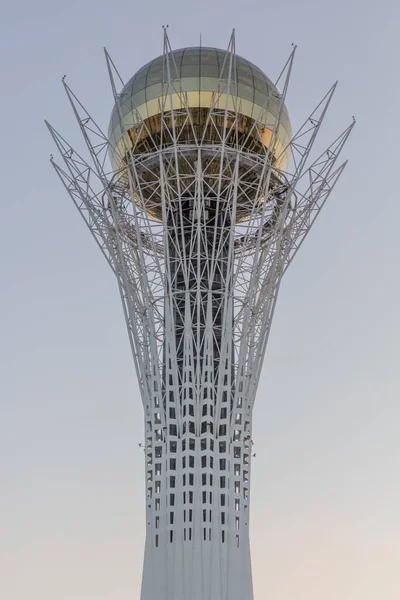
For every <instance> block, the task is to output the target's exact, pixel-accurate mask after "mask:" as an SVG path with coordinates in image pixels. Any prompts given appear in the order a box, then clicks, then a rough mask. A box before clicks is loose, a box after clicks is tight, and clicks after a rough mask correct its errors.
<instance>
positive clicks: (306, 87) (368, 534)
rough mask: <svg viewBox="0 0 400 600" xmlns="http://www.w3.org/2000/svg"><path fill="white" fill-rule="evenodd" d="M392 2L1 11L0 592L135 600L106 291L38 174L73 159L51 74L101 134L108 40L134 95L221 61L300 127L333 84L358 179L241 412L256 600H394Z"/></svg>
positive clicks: (133, 542) (300, 268)
mask: <svg viewBox="0 0 400 600" xmlns="http://www.w3.org/2000/svg"><path fill="white" fill-rule="evenodd" d="M399 20H400V8H399V5H398V2H397V0H393V1H389V0H382V1H381V2H372V1H371V0H336V1H335V2H332V1H330V0H329V1H327V0H305V1H299V0H286V1H284V2H281V3H278V2H265V1H261V0H252V1H250V2H243V1H240V2H239V1H238V0H232V1H231V2H215V0H203V1H199V2H183V1H182V0H170V1H169V2H161V1H160V0H152V1H149V2H141V3H138V2H134V1H133V0H131V1H128V0H113V1H111V0H110V1H109V2H104V0H103V1H99V0H87V1H85V0H81V1H76V0H70V1H64V2H60V1H58V0H37V1H36V2H28V1H27V0H21V1H20V2H8V3H7V5H6V6H3V8H2V13H1V25H0V27H1V30H0V43H1V52H0V62H1V65H0V66H1V73H2V75H1V110H2V127H1V140H2V143H1V150H0V152H1V160H0V165H1V174H2V175H1V236H0V252H1V262H0V290H1V293H0V315H1V317H0V323H1V328H0V402H1V404H0V457H1V458H0V598H1V599H4V600H26V599H27V598H29V600H128V599H129V600H130V599H133V598H139V589H140V579H141V569H142V552H143V545H144V527H143V524H144V510H143V507H144V473H143V471H144V469H143V462H142V461H143V455H142V453H141V451H140V450H139V448H138V443H139V442H141V441H142V412H141V410H142V409H141V403H140V399H139V393H138V388H137V384H136V377H135V373H134V370H133V363H132V360H131V357H130V354H129V346H128V339H127V335H126V333H125V330H124V322H123V315H122V310H121V307H120V302H119V298H118V292H117V287H116V283H115V282H114V280H113V276H112V273H111V271H110V270H109V268H108V267H107V265H106V263H105V261H104V259H103V258H102V256H101V255H100V252H99V251H98V249H97V248H96V247H95V244H94V242H93V241H92V239H91V238H90V236H89V234H88V232H87V230H86V229H85V226H84V224H83V222H81V220H80V217H79V215H78V213H77V212H76V210H75V209H74V207H73V206H72V203H71V201H70V200H69V198H68V197H67V195H66V193H65V192H64V190H63V189H62V187H61V184H60V182H59V181H58V180H57V178H56V176H55V174H54V173H53V170H52V169H51V167H50V164H49V162H48V159H49V155H50V152H52V151H53V147H52V144H51V141H50V139H49V136H48V134H47V132H46V130H45V127H44V124H43V119H44V118H47V119H48V120H49V121H50V122H52V123H53V125H54V126H55V127H56V128H58V129H59V130H60V131H61V132H62V133H63V134H64V135H65V137H67V139H69V140H71V141H72V143H73V144H74V143H75V142H77V145H78V146H79V144H80V137H79V132H78V129H77V126H76V125H75V123H74V119H73V116H72V113H71V110H70V108H69V106H68V103H67V100H66V98H65V96H64V93H63V90H62V85H61V77H62V76H63V75H64V74H66V75H67V79H68V83H69V84H70V85H71V87H72V88H73V89H74V90H75V91H76V93H77V94H78V95H79V96H80V98H81V99H82V100H83V101H84V103H85V104H86V105H87V107H88V108H89V109H90V111H91V112H92V114H93V115H94V116H95V117H96V119H97V120H98V122H99V123H100V124H101V125H102V126H103V127H104V129H106V128H107V125H108V119H109V115H110V112H111V108H112V97H111V92H110V90H109V87H108V81H107V73H106V69H105V64H104V58H103V50H102V48H103V46H107V48H108V50H109V52H110V53H111V55H112V57H113V58H114V60H115V62H116V63H117V65H118V66H119V68H120V70H121V73H122V74H123V76H124V78H125V79H128V78H129V77H130V76H131V75H132V74H133V73H134V72H135V71H136V70H137V69H138V68H139V67H140V66H141V65H142V64H144V63H145V62H147V61H148V60H150V59H151V58H153V57H155V56H156V55H158V54H160V53H161V50H162V31H161V25H162V24H165V23H169V26H170V27H169V32H170V37H171V42H172V44H173V47H175V48H179V47H182V46H189V45H196V44H197V43H198V41H199V36H200V33H201V34H202V42H203V45H212V46H218V47H223V48H224V47H226V46H227V43H228V39H229V35H230V31H231V28H232V27H236V31H237V51H238V53H239V54H241V55H243V56H245V57H246V58H248V59H249V60H251V61H253V62H255V63H256V64H257V65H258V66H260V67H261V68H262V69H263V70H264V71H266V73H267V74H268V75H269V76H270V77H271V78H272V79H274V78H275V77H276V75H277V74H278V71H279V69H280V67H281V66H282V64H283V62H284V60H285V59H286V57H287V56H288V54H289V52H290V50H291V43H292V42H295V43H297V44H298V46H299V48H298V54H297V58H296V63H295V70H294V73H293V78H292V84H291V88H290V94H289V99H288V103H287V104H288V109H289V113H290V115H291V120H292V124H293V128H296V126H298V125H300V123H301V119H302V118H304V117H306V116H307V114H308V113H309V112H310V110H311V109H312V108H313V107H314V105H315V104H316V103H317V101H318V100H319V98H320V97H321V96H322V95H323V93H324V92H325V91H326V90H327V89H328V88H329V87H330V85H331V84H332V83H333V82H334V81H335V80H336V79H339V87H338V90H337V93H336V96H335V98H334V101H333V103H332V105H331V110H330V115H329V116H328V118H327V122H326V125H325V126H324V128H323V130H322V131H321V138H322V140H323V141H326V142H327V143H328V142H329V141H331V139H332V138H333V137H334V136H335V135H336V134H337V133H340V132H341V131H342V129H343V128H344V127H345V126H346V125H347V124H348V123H349V122H350V121H351V117H352V115H353V114H354V115H356V116H357V127H356V129H355V131H354V134H353V136H352V138H351V140H350V141H349V144H348V148H347V156H348V157H349V159H350V164H349V166H348V169H347V171H346V172H345V174H344V175H343V178H342V179H341V181H340V183H339V184H338V186H337V188H336V189H335V192H334V194H333V195H332V197H331V198H330V200H329V203H328V204H327V206H326V207H325V209H324V211H323V214H322V215H321V217H320V219H319V221H318V223H317V224H316V226H315V228H314V230H313V232H312V233H311V235H310V236H309V237H308V239H307V240H306V243H305V244H304V246H303V247H302V249H301V252H300V253H299V255H298V256H297V257H296V259H295V261H294V263H293V264H292V266H291V267H290V270H289V272H288V274H287V275H286V277H285V281H284V283H283V285H282V288H281V294H280V299H279V301H278V307H277V310H276V313H275V321H274V324H273V329H272V335H271V338H270V344H269V349H268V351H267V356H266V362H265V366H264V370H263V377H262V380H261V383H260V388H259V393H258V399H257V403H256V408H255V425H254V434H253V437H254V441H255V452H256V454H257V456H256V458H255V459H254V461H253V482H252V529H251V532H252V556H253V571H254V584H255V599H256V600H321V599H323V600H339V599H340V600H376V599H377V598H379V599H381V598H384V599H385V600H398V599H399V597H400V514H399V506H400V475H399V474H400V450H399V446H400V443H399V422H400V403H399V396H400V393H399V392H400V383H399V350H400V347H399V338H400V335H399V334H400V319H399V309H398V306H399V291H400V286H399V269H398V265H399V259H400V245H399V234H398V231H399V221H400V210H399V205H400V195H399V186H398V174H399V158H400V153H399V144H398V138H399V109H400V102H399V100H400V85H399V71H398V55H399V37H398V31H399Z"/></svg>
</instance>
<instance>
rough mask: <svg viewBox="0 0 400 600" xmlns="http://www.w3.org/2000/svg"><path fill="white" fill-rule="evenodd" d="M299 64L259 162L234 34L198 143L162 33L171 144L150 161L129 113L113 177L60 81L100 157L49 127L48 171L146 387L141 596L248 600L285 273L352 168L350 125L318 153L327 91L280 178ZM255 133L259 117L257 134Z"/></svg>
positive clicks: (97, 138)
mask: <svg viewBox="0 0 400 600" xmlns="http://www.w3.org/2000/svg"><path fill="white" fill-rule="evenodd" d="M294 54H295V49H294V50H293V51H292V53H291V55H290V57H289V59H288V61H287V63H286V65H285V67H284V69H283V71H282V73H281V75H280V77H279V79H278V81H277V85H280V86H281V87H282V93H281V95H280V98H279V102H280V109H279V111H278V115H277V117H276V119H275V122H274V123H272V124H271V130H272V138H271V139H272V141H271V144H270V146H269V147H268V148H267V147H265V152H264V153H263V154H255V153H251V152H249V151H248V150H247V149H246V148H247V145H246V143H245V142H246V141H245V140H243V137H242V138H241V139H240V140H239V135H238V117H239V103H238V100H237V98H236V97H234V96H232V92H231V86H232V83H234V77H235V72H236V71H235V60H236V59H235V57H236V54H235V36H234V34H232V37H231V39H230V42H229V46H228V49H227V53H226V64H225V65H224V67H223V68H222V69H221V73H223V77H222V76H221V77H220V79H219V82H218V83H219V90H220V91H219V92H218V93H216V94H215V95H214V99H213V102H212V104H211V106H210V110H209V114H208V119H207V123H206V127H214V128H215V130H216V131H217V133H218V136H219V143H217V144H208V143H207V142H206V140H205V139H204V136H203V138H202V137H201V136H198V134H196V132H195V128H194V126H193V139H194V142H193V143H191V144H187V143H182V141H181V137H180V134H181V131H182V130H183V128H184V127H186V128H187V127H188V124H189V126H190V124H191V122H192V121H191V119H192V115H191V112H190V110H189V107H188V104H187V102H186V97H185V93H184V92H183V91H182V89H181V88H180V82H179V78H178V77H176V76H175V75H174V73H176V66H175V65H174V58H173V54H172V51H171V47H170V42H169V39H168V36H167V33H166V30H165V31H164V55H163V56H164V67H165V68H164V72H165V80H164V93H163V97H162V106H161V109H160V110H161V122H162V128H161V140H162V141H161V142H157V141H156V140H154V146H153V149H152V150H151V151H149V152H147V153H146V154H143V153H140V154H138V153H135V146H134V145H132V143H131V142H130V141H129V139H128V132H127V131H124V122H123V119H122V117H121V118H120V126H121V129H122V131H123V133H124V136H125V144H126V145H125V157H128V160H125V166H124V167H123V168H121V169H120V170H118V171H111V172H110V171H108V170H107V164H108V158H107V153H108V151H109V141H108V139H107V136H106V135H105V134H104V133H103V132H102V131H101V129H100V128H99V126H98V125H97V124H96V122H95V121H94V119H93V117H92V116H91V115H90V114H89V113H88V112H87V111H86V109H85V108H84V106H83V105H82V104H81V102H80V101H79V100H78V98H77V97H76V96H75V94H74V93H73V92H72V90H71V89H70V87H69V86H68V85H67V84H66V83H65V82H64V86H65V91H66V93H67V95H68V98H69V100H70V102H71V106H72V108H73V111H74V114H75V117H76V119H77V121H78V124H79V127H80V130H81V133H82V135H83V137H84V140H85V142H86V144H87V148H88V151H89V154H90V157H91V162H90V163H88V162H86V160H85V159H84V158H82V157H81V156H80V155H79V154H78V153H77V152H76V151H74V149H73V148H72V147H71V146H70V145H69V144H68V142H67V141H66V140H65V139H64V138H63V137H62V136H61V135H60V134H59V133H58V132H57V131H56V130H55V129H54V128H53V127H52V126H51V125H49V124H47V125H48V128H49V130H50V133H51V135H52V137H53V139H54V142H55V143H56V145H57V148H58V150H59V152H60V154H61V157H62V159H63V164H62V166H60V165H58V164H56V162H55V161H54V160H53V159H52V164H53V167H54V169H55V170H56V172H57V174H58V175H59V177H60V179H61V181H62V182H63V184H64V186H65V188H66V190H67V192H68V193H69V195H70V197H71V199H72V201H73V202H74V204H75V206H76V207H77V209H78V210H79V212H80V214H81V215H82V217H83V219H84V221H85V222H86V224H87V226H88V228H89V230H90V231H91V233H92V235H93V237H94V239H95V241H96V243H97V244H98V246H99V248H100V249H101V251H102V253H103V255H104V256H105V258H106V260H107V262H108V263H109V265H110V267H111V269H112V270H113V272H114V274H115V276H116V279H117V282H118V287H119V291H120V295H121V300H122V306H123V310H124V315H125V320H126V326H127V330H128V335H129V341H130V344H131V349H132V354H133V359H134V363H135V367H136V372H137V377H138V380H139V386H140V390H141V396H142V402H143V408H144V417H145V461H146V523H147V536H146V548H145V561H144V572H143V586H142V596H141V597H142V600H155V599H160V598H162V599H163V600H251V599H252V597H253V593H252V578H251V566H250V548H249V534H248V530H249V503H250V464H251V455H252V439H251V427H252V411H253V405H254V400H255V396H256V390H257V384H258V381H259V377H260V372H261V368H262V363H263V359H264V354H265V349H266V345H267V341H268V335H269V331H270V327H271V320H272V316H273V313H274V309H275V304H276V299H277V295H278V291H279V286H280V282H281V279H282V276H283V274H284V273H285V272H286V270H287V268H288V266H289V264H290V263H291V261H292V259H293V257H294V256H295V255H296V253H297V251H298V249H299V247H300V246H301V244H302V242H303V240H304V238H305V237H306V235H307V234H308V232H309V230H310V228H311V226H312V225H313V223H314V221H315V219H316V218H317V216H318V214H319V212H320V210H321V209H322V207H323V205H324V203H325V202H326V200H327V198H328V196H329V194H330V193H331V191H332V189H333V188H334V186H335V184H336V182H337V180H338V178H339V177H340V175H341V173H342V172H343V169H344V168H345V166H346V162H343V163H340V162H339V156H340V154H341V151H342V149H343V146H344V144H345V143H346V141H347V139H348V137H349V135H350V132H351V130H352V128H353V125H354V122H353V123H351V124H350V126H349V127H347V128H346V129H345V130H344V131H343V133H342V134H341V135H339V136H338V138H337V139H336V140H335V141H334V142H333V143H332V144H330V145H329V146H328V147H327V149H326V150H325V151H324V152H323V153H322V154H321V155H320V156H319V157H318V158H316V159H315V160H312V159H311V158H310V156H311V151H312V148H313V145H314V141H315V139H316V136H317V134H318V132H319V129H320V127H321V124H322V122H323V120H324V117H325V114H326V111H327V109H328V107H329V104H330V102H331V99H332V96H333V94H334V91H335V87H336V86H333V87H332V88H331V89H330V90H329V91H328V93H327V94H326V95H325V96H324V97H323V99H322V100H321V102H320V103H319V104H318V105H317V107H316V108H315V109H314V110H313V112H312V113H311V114H310V115H309V116H308V117H307V119H306V120H305V122H304V124H303V125H302V126H301V127H300V128H299V130H298V131H297V133H295V134H294V135H293V137H292V139H291V141H290V148H289V150H290V153H291V157H292V165H291V167H290V170H285V171H283V170H281V169H279V168H278V166H277V164H278V163H279V160H276V159H277V158H278V159H279V157H272V152H271V150H270V148H272V147H273V140H274V138H275V137H276V135H277V132H278V128H279V124H280V117H281V112H282V109H283V107H284V103H285V98H286V93H287V89H288V84H289V79H290V73H291V69H292V64H293V58H294ZM106 61H107V67H108V71H109V76H110V81H111V87H112V92H113V96H114V102H115V104H116V106H117V108H118V109H119V110H120V109H121V108H122V106H123V103H124V102H125V101H126V99H125V98H124V95H123V94H121V93H118V91H117V89H118V88H119V87H123V81H122V80H121V78H120V76H119V74H118V72H117V70H116V68H115V66H114V64H113V62H112V61H111V59H110V57H109V55H108V54H107V52H106ZM173 94H178V95H179V96H180V98H181V108H180V109H179V110H177V109H176V108H175V109H174V105H173V102H172V95H173ZM228 96H230V97H233V104H234V110H232V108H230V109H228V101H227V102H226V106H225V109H224V110H221V108H220V107H219V106H220V102H219V100H220V97H226V98H228ZM267 105H268V102H267ZM267 110H268V106H264V108H263V110H262V111H261V112H260V115H259V122H260V123H261V122H262V118H263V111H267ZM178 113H179V114H178ZM120 114H121V113H120ZM221 116H223V123H224V125H223V127H221V119H220V118H219V117H221ZM146 127H147V125H146V122H145V121H143V122H141V123H140V125H139V128H143V129H145V128H146ZM257 131H259V128H258V120H257V119H256V120H255V121H254V123H253V126H252V130H251V131H249V132H248V135H254V132H256V134H255V135H257ZM148 133H149V136H150V138H151V134H150V132H148ZM260 135H261V134H260ZM235 136H236V137H235ZM138 137H139V136H138ZM232 139H234V140H235V139H236V141H234V142H233V143H232ZM228 141H229V143H228ZM166 142H167V143H166ZM284 151H287V149H285V150H284ZM249 173H250V174H251V177H249V176H248V175H249ZM157 211H158V212H157ZM156 213H157V214H156ZM155 215H156V216H155Z"/></svg>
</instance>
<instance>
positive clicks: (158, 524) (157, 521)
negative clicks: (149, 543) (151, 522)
mask: <svg viewBox="0 0 400 600" xmlns="http://www.w3.org/2000/svg"><path fill="white" fill-rule="evenodd" d="M159 527H160V517H156V529H158V528H159Z"/></svg>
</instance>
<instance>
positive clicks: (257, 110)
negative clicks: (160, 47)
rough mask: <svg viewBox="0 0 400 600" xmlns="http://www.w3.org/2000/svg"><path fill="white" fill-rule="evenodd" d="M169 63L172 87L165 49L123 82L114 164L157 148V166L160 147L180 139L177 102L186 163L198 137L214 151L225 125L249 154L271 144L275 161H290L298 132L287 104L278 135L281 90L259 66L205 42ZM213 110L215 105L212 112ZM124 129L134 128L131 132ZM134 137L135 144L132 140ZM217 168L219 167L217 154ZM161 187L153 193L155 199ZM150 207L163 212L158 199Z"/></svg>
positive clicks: (231, 143)
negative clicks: (293, 130)
mask: <svg viewBox="0 0 400 600" xmlns="http://www.w3.org/2000/svg"><path fill="white" fill-rule="evenodd" d="M230 61H232V62H231V65H232V67H231V69H230ZM168 64H169V76H170V79H171V87H169V86H168V84H167V83H166V82H167V81H168V72H167V62H166V58H165V56H159V57H157V58H155V59H154V60H152V61H151V62H149V63H148V64H146V65H145V66H144V67H142V68H141V69H140V70H139V71H138V72H137V73H136V74H135V75H134V76H133V77H132V78H131V79H130V81H129V82H128V83H127V84H126V85H125V87H124V88H123V90H122V92H121V95H120V99H121V101H120V106H119V108H118V107H117V106H115V107H114V109H113V112H112V115H111V122H110V126H109V133H108V137H109V141H110V158H111V163H112V167H113V169H114V170H119V169H123V168H124V167H125V166H127V165H128V164H129V162H130V155H131V154H133V155H135V156H143V157H149V156H150V155H153V164H152V166H151V169H152V171H153V172H154V169H157V168H158V167H157V166H156V164H155V162H156V161H157V163H158V161H159V159H158V158H156V153H158V151H159V150H160V148H162V149H163V150H166V151H167V153H168V146H172V145H173V141H172V137H173V136H172V135H169V133H168V129H169V130H170V131H172V118H171V108H173V110H174V117H173V118H174V128H175V134H176V132H178V134H176V135H175V138H176V139H177V140H178V143H179V146H180V148H181V149H182V151H183V152H186V156H185V160H184V161H183V163H185V165H184V164H183V163H182V168H183V169H185V168H186V167H187V165H188V164H189V163H193V164H194V163H195V161H196V152H195V148H197V147H198V146H199V145H201V147H202V148H204V149H208V151H212V148H216V147H217V146H218V145H221V139H222V137H223V135H224V133H223V132H224V131H225V140H224V141H225V146H226V147H227V148H228V149H229V148H231V149H232V151H234V150H235V151H237V150H239V151H240V152H241V153H243V155H246V156H249V155H252V156H259V155H264V156H265V155H266V153H267V149H268V152H269V160H270V161H271V162H272V163H273V164H274V166H275V167H276V168H277V169H280V170H285V169H286V167H287V165H288V161H289V149H288V148H289V146H288V144H289V140H290V136H291V128H290V122H289V116H288V113H287V110H286V107H285V106H283V109H282V111H281V114H280V119H279V125H278V128H277V130H276V131H275V135H274V136H273V133H272V132H273V131H274V127H275V124H276V121H277V118H278V115H279V107H280V104H281V96H280V94H279V92H278V91H277V89H276V87H275V86H274V84H273V83H272V82H271V81H270V80H269V79H268V77H267V76H266V75H265V74H264V73H263V72H262V71H261V70H260V69H259V68H258V67H256V66H255V65H254V64H252V63H251V62H249V61H248V60H246V59H244V58H242V57H240V56H238V55H235V56H233V55H231V54H230V53H228V52H227V51H226V50H219V49H216V48H205V47H191V48H183V49H180V50H174V51H172V52H171V53H170V55H169V61H168ZM229 72H231V78H230V87H229V89H228V86H227V83H226V82H227V80H228V74H229ZM171 103H172V106H171ZM226 109H227V112H225V111H226ZM210 110H213V111H214V113H213V118H212V119H210ZM188 112H189V115H190V118H188ZM226 115H228V117H227V119H225V116H226ZM121 118H122V120H123V126H122V127H121V122H120V119H121ZM123 130H125V131H126V132H127V136H125V138H124V135H123ZM227 131H228V132H229V133H228V134H227V133H226V132H227ZM272 138H274V139H273V140H272ZM128 140H129V144H130V148H128V147H127V146H128V142H127V141H128ZM210 149H211V150H210ZM190 152H191V156H190ZM149 169H150V167H149ZM246 169H248V166H246V164H245V162H243V165H241V166H240V172H241V174H242V175H243V173H245V171H246ZM212 170H215V171H216V172H217V171H218V170H219V167H218V164H217V161H215V160H214V167H213V169H212ZM156 195H157V194H156V193H155V194H154V193H153V199H154V200H155V196H156ZM156 203H157V201H156ZM146 210H148V211H150V212H153V213H155V212H158V211H157V207H156V206H154V209H153V210H152V211H151V209H150V207H147V208H146Z"/></svg>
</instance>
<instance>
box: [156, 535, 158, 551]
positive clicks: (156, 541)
mask: <svg viewBox="0 0 400 600" xmlns="http://www.w3.org/2000/svg"><path fill="white" fill-rule="evenodd" d="M156 548H158V533H157V535H156Z"/></svg>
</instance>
